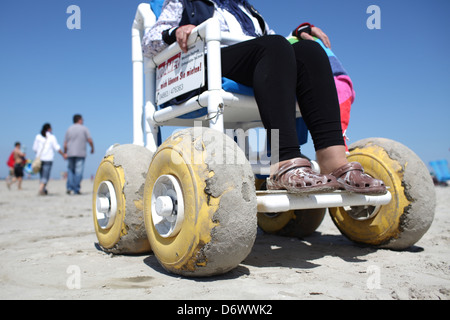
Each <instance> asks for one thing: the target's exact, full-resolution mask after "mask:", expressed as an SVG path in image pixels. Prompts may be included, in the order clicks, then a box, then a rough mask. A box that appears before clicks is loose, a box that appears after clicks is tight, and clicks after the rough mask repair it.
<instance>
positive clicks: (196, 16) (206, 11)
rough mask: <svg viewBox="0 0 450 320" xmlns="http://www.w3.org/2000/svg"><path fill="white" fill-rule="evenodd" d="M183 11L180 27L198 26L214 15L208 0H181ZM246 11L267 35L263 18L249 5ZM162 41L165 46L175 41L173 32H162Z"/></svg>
mask: <svg viewBox="0 0 450 320" xmlns="http://www.w3.org/2000/svg"><path fill="white" fill-rule="evenodd" d="M182 2H183V6H184V10H183V14H182V16H181V21H180V26H185V25H187V24H193V25H194V26H198V25H199V24H201V23H203V22H205V21H206V20H208V19H209V18H212V17H213V15H214V3H213V2H212V1H210V0H182ZM246 9H247V10H248V11H249V12H250V13H251V14H252V15H253V16H254V17H255V18H256V19H257V20H258V22H259V25H260V27H261V30H262V31H263V34H267V28H266V22H265V21H264V18H263V17H262V16H261V15H260V14H259V13H258V11H256V9H255V8H253V6H251V5H246ZM163 40H164V42H166V43H167V44H172V43H174V42H175V41H176V38H175V32H172V34H169V32H168V30H167V31H166V32H163Z"/></svg>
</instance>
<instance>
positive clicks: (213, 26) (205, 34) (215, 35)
mask: <svg viewBox="0 0 450 320" xmlns="http://www.w3.org/2000/svg"><path fill="white" fill-rule="evenodd" d="M199 40H204V41H205V42H206V43H208V42H210V41H219V42H220V41H221V40H222V36H221V32H220V22H219V20H217V19H215V18H211V19H208V20H206V21H205V22H203V23H202V24H200V25H198V26H197V27H195V28H194V29H193V30H192V32H191V35H190V36H189V38H188V42H187V44H188V46H191V45H193V44H194V43H196V42H197V41H199ZM180 52H181V48H180V46H179V45H178V43H177V42H175V43H173V44H171V45H170V46H168V47H167V48H166V49H164V50H163V51H161V52H160V53H159V54H158V55H156V56H154V57H153V59H152V60H153V62H154V63H155V66H158V65H159V64H161V63H163V62H164V61H166V60H167V59H169V58H170V57H172V56H174V55H176V54H178V53H180Z"/></svg>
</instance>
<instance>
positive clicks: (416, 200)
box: [330, 138, 436, 250]
mask: <svg viewBox="0 0 450 320" xmlns="http://www.w3.org/2000/svg"><path fill="white" fill-rule="evenodd" d="M348 159H349V161H357V162H359V163H361V164H362V166H363V167H364V169H365V172H366V173H367V174H369V175H370V176H372V177H374V178H377V179H381V180H383V181H384V183H385V184H386V186H387V187H388V191H389V192H390V193H391V194H392V200H391V202H390V203H389V204H387V205H383V206H381V207H380V208H379V209H376V208H374V207H368V208H346V209H344V208H332V209H330V213H331V217H332V219H333V222H334V223H335V224H336V226H337V227H338V228H339V230H340V231H341V232H342V233H343V234H344V235H345V236H347V237H348V238H349V239H350V240H353V241H355V242H358V243H362V244H368V245H372V246H376V247H381V248H389V249H393V250H403V249H406V248H408V247H410V246H412V245H414V244H415V243H416V242H417V241H419V240H420V239H421V238H422V236H423V235H424V234H425V233H426V232H427V230H428V229H429V228H430V226H431V223H432V221H433V218H434V210H435V205H436V199H435V190H434V185H433V181H432V179H431V176H430V174H429V172H428V170H427V168H426V166H425V165H424V163H423V162H422V161H421V160H420V158H419V157H418V156H417V155H416V154H415V153H414V152H413V151H411V150H410V149H408V148H407V147H405V146H404V145H402V144H400V143H398V142H395V141H392V140H388V139H382V138H370V139H364V140H361V141H358V142H356V143H354V144H352V145H351V146H350V155H349V157H348ZM374 210H375V211H374ZM360 213H364V214H365V217H363V216H357V214H360ZM371 214H374V216H371Z"/></svg>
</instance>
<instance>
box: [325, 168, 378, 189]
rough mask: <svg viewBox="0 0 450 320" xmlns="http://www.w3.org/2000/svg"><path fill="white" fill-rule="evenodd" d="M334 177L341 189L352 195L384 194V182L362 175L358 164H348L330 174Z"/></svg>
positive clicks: (361, 169) (362, 171) (362, 170)
mask: <svg viewBox="0 0 450 320" xmlns="http://www.w3.org/2000/svg"><path fill="white" fill-rule="evenodd" d="M331 175H332V176H334V177H336V179H337V181H338V183H339V184H340V186H341V189H343V190H347V191H350V192H354V193H363V194H385V193H386V186H385V185H384V182H383V181H381V180H378V179H374V178H372V177H371V176H369V175H367V174H365V173H364V169H363V167H362V166H361V164H359V163H358V162H350V163H348V164H346V165H344V166H342V167H340V168H338V169H336V170H335V171H333V172H332V173H331Z"/></svg>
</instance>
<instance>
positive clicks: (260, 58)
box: [222, 35, 344, 161]
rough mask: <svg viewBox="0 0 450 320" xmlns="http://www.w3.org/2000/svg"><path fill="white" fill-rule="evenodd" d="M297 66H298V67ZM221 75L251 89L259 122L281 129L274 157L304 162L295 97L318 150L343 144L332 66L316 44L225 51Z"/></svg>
mask: <svg viewBox="0 0 450 320" xmlns="http://www.w3.org/2000/svg"><path fill="white" fill-rule="evenodd" d="M295 66H296V67H295ZM222 75H223V76H224V77H227V78H229V79H231V80H234V81H236V82H239V83H242V84H244V85H247V86H250V87H253V90H254V92H255V99H256V102H257V104H258V108H259V112H260V115H261V120H262V122H263V125H264V127H265V128H266V129H267V130H268V137H269V141H270V136H271V135H270V134H269V132H270V130H271V129H278V130H279V150H277V149H278V148H277V144H276V142H275V141H272V142H271V146H272V158H273V159H276V158H274V156H275V157H276V155H277V153H278V155H279V161H283V160H289V159H292V158H297V157H300V148H299V142H298V138H297V131H296V123H295V95H296V96H297V101H298V104H299V106H300V111H301V113H302V116H303V119H304V121H305V123H306V125H307V127H308V129H309V131H310V132H311V136H312V138H313V141H314V147H315V149H316V151H317V150H320V149H323V148H326V147H330V146H335V145H344V139H343V137H342V128H341V120H340V110H339V101H338V97H337V92H336V86H335V83H334V80H333V74H332V71H331V67H330V63H329V60H328V57H327V55H326V53H325V51H324V50H323V49H322V47H321V46H320V45H319V44H318V43H316V42H315V41H308V40H302V41H300V42H298V43H296V44H294V45H291V44H290V43H289V42H288V41H287V40H286V39H285V38H284V37H282V36H277V35H273V36H264V37H259V38H256V39H253V40H250V41H246V42H241V43H238V44H236V45H233V46H229V47H225V48H223V49H222Z"/></svg>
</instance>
